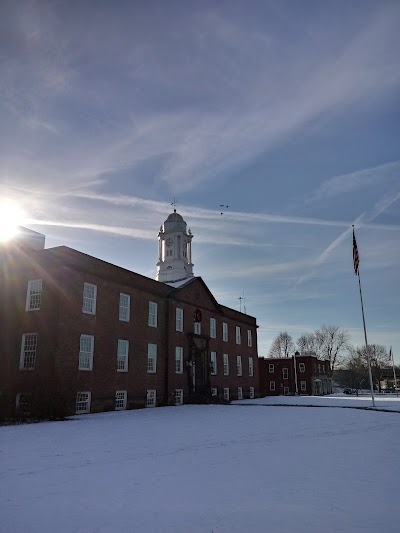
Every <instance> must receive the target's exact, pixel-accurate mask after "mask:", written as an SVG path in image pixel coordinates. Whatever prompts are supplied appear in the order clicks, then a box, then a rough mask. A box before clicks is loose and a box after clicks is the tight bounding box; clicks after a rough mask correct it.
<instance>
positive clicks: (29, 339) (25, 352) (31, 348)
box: [19, 333, 38, 370]
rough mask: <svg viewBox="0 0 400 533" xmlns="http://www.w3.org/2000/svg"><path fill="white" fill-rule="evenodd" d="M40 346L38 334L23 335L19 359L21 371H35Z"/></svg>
mask: <svg viewBox="0 0 400 533" xmlns="http://www.w3.org/2000/svg"><path fill="white" fill-rule="evenodd" d="M37 344H38V334H37V333H23V334H22V339H21V352H20V358H19V369H20V370H35V365H36V351H37Z"/></svg>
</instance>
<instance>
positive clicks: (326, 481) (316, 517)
mask: <svg viewBox="0 0 400 533" xmlns="http://www.w3.org/2000/svg"><path fill="white" fill-rule="evenodd" d="M295 400H297V401H299V400H302V401H304V400H307V402H308V403H309V404H311V403H312V402H313V401H315V404H316V405H320V406H321V405H322V406H323V405H325V406H327V407H326V408H321V409H311V408H308V407H295V408H294V407H292V406H290V405H287V406H282V407H280V406H276V405H275V406H273V407H269V406H268V405H271V406H272V405H273V404H274V403H276V402H280V403H282V402H286V403H288V404H291V403H295ZM341 401H343V402H344V403H346V402H352V403H353V405H354V404H357V405H358V404H360V403H362V402H363V401H364V400H362V399H356V398H353V397H350V398H343V397H342V400H340V397H336V396H332V397H325V398H309V397H301V398H294V397H275V398H264V399H261V400H247V401H243V402H234V404H233V405H226V406H218V405H209V406H190V405H187V406H181V407H164V408H157V409H143V410H136V411H124V412H114V413H103V414H97V415H82V416H80V417H73V418H72V419H71V420H68V421H65V422H52V423H50V422H46V423H41V424H26V425H19V426H7V427H1V428H0V458H1V461H0V476H1V483H0V517H1V518H0V531H1V532H2V533H3V532H7V533H17V532H18V533H19V532H24V533H25V532H40V533H46V532H52V533H53V532H61V533H63V532H80V533H83V532H84V533H89V532H96V533H108V532H146V531H147V532H160V533H161V532H163V533H164V532H167V533H172V532H174V533H181V532H182V533H183V532H185V533H186V532H194V533H200V532H201V533H212V532H213V533H228V532H229V533H230V532H233V533H242V532H245V531H251V532H255V533H258V532H260V533H265V532H271V533H286V532H291V533H293V532H296V533H314V532H315V533H320V532H322V531H324V532H327V531H328V532H346V533H349V532H350V533H352V532H357V533H358V532H374V533H376V532H377V531H385V532H386V533H391V532H393V533H394V532H396V533H397V531H398V520H399V516H400V515H399V511H398V509H399V507H398V497H397V493H398V483H399V479H400V461H399V459H398V441H399V438H400V424H399V422H400V414H399V413H396V412H385V411H381V412H380V411H379V410H377V411H376V410H356V409H335V408H332V407H329V405H332V404H334V405H337V404H338V403H339V404H340V402H341ZM335 402H337V403H335ZM396 402H398V399H397V398H396V397H394V398H382V400H381V402H380V403H381V405H382V407H384V408H386V405H387V404H390V405H394V404H395V403H396ZM263 403H264V404H268V405H262V404H263ZM365 403H368V399H366V400H365ZM369 403H370V399H369ZM253 404H255V405H253ZM257 404H258V405H257Z"/></svg>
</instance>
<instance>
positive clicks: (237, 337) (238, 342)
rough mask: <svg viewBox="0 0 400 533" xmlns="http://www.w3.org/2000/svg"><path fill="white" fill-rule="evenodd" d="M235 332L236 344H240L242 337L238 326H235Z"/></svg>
mask: <svg viewBox="0 0 400 533" xmlns="http://www.w3.org/2000/svg"><path fill="white" fill-rule="evenodd" d="M235 332H236V344H241V343H242V337H241V331H240V326H236V329H235Z"/></svg>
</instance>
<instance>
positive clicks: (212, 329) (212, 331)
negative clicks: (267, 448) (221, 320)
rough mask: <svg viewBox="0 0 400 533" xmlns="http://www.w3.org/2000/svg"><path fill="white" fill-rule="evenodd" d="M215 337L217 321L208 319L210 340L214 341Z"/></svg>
mask: <svg viewBox="0 0 400 533" xmlns="http://www.w3.org/2000/svg"><path fill="white" fill-rule="evenodd" d="M216 337H217V321H216V320H215V318H212V317H211V318H210V338H211V339H215V338H216Z"/></svg>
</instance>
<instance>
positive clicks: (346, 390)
mask: <svg viewBox="0 0 400 533" xmlns="http://www.w3.org/2000/svg"><path fill="white" fill-rule="evenodd" d="M355 392H356V391H355V390H354V389H349V388H347V389H343V394H354V393H355Z"/></svg>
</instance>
